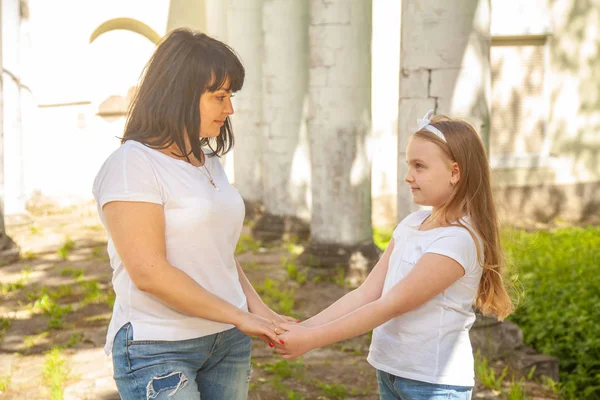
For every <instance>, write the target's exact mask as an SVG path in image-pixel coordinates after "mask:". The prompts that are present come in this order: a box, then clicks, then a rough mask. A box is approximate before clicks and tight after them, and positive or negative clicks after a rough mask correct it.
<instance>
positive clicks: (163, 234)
mask: <svg viewBox="0 0 600 400" xmlns="http://www.w3.org/2000/svg"><path fill="white" fill-rule="evenodd" d="M243 82H244V68H243V66H242V64H241V62H240V60H239V59H238V57H237V56H236V55H235V53H234V52H233V50H232V49H230V48H229V47H228V46H227V45H225V44H223V43H222V42H220V41H218V40H215V39H212V38H210V37H208V36H206V35H204V34H200V33H196V32H193V31H190V30H184V29H178V30H175V31H172V32H171V33H170V34H169V35H168V36H167V37H166V38H165V39H164V40H163V41H162V42H161V43H160V44H159V45H158V47H157V48H156V50H155V52H154V54H153V55H152V57H151V59H150V61H149V63H148V64H147V66H146V69H145V71H144V74H143V78H142V81H141V84H140V86H139V90H138V92H137V94H136V96H135V98H134V100H133V102H132V105H131V108H130V114H129V118H128V120H127V124H126V127H125V134H124V137H123V138H122V145H121V146H120V148H119V149H117V150H116V151H115V152H114V153H113V154H111V155H110V156H109V157H108V159H107V160H106V162H105V163H104V165H103V166H102V167H101V169H100V171H99V172H98V175H97V177H96V180H95V182H94V189H93V192H94V196H95V198H96V201H97V203H98V211H99V214H100V218H101V220H102V222H103V224H104V226H105V227H106V229H107V232H108V252H109V255H110V261H111V266H112V268H113V269H114V275H113V286H114V289H115V292H116V301H115V306H114V310H113V316H112V319H111V322H110V325H109V329H108V334H107V342H106V347H105V350H106V352H107V354H110V353H111V351H112V357H113V364H114V377H115V380H116V383H117V387H118V390H119V394H120V395H121V398H122V399H126V400H128V399H162V398H169V399H173V400H175V399H188V398H189V399H191V398H194V399H198V398H202V399H203V400H207V399H228V400H229V399H244V398H246V397H247V392H248V380H249V374H250V342H251V340H250V336H258V337H260V338H261V339H263V340H264V341H266V342H267V343H269V345H270V346H271V347H273V343H275V342H276V341H277V342H279V341H280V340H279V339H278V338H277V336H276V334H277V333H282V332H283V330H280V329H279V328H278V326H277V325H276V324H277V323H279V322H284V321H286V320H287V317H281V316H279V315H277V314H276V313H275V312H273V311H272V310H270V309H269V308H268V307H267V306H266V305H265V304H264V303H263V302H262V301H261V299H260V297H259V296H258V295H257V293H256V291H255V290H254V289H253V288H252V286H251V285H250V283H249V281H248V279H247V278H246V276H245V274H244V272H243V270H242V268H241V266H240V264H239V263H238V262H237V260H235V258H234V256H233V254H234V250H235V246H236V243H237V240H238V238H239V235H240V232H241V229H242V223H243V219H244V205H243V201H242V198H241V197H240V195H239V193H238V192H237V190H235V189H234V188H233V187H232V186H231V185H230V184H229V182H228V181H227V177H226V176H225V173H224V171H223V168H222V167H221V164H220V163H219V161H218V156H220V155H222V154H225V153H226V152H227V151H229V150H230V149H231V148H232V146H233V133H232V128H231V123H230V120H229V117H230V115H231V114H233V107H232V104H231V97H232V95H233V93H235V92H236V91H238V90H240V89H241V87H242V85H243ZM206 148H208V149H210V151H207V152H206V153H205V149H206Z"/></svg>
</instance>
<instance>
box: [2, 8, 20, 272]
mask: <svg viewBox="0 0 600 400" xmlns="http://www.w3.org/2000/svg"><path fill="white" fill-rule="evenodd" d="M7 1H8V2H9V3H11V4H9V5H11V6H13V5H14V4H13V3H15V0H0V66H2V68H3V69H4V58H3V56H2V55H3V50H4V49H5V43H4V40H5V36H4V35H3V34H2V33H3V31H4V29H3V28H4V15H5V12H4V9H3V8H4V6H5V5H6V4H7V3H6V2H7ZM9 9H10V8H9ZM9 37H10V36H9ZM9 48H12V45H11V46H9ZM6 79H7V78H6V76H5V74H4V73H3V74H2V81H1V83H2V84H1V85H0V266H3V265H7V264H10V263H12V262H14V261H16V260H18V259H19V248H18V246H17V245H16V244H15V242H13V240H12V239H11V238H10V237H9V236H8V235H6V231H5V227H4V199H5V191H4V162H5V158H4V153H5V149H6V147H5V145H4V138H5V129H4V108H5V106H6V104H5V102H4V83H5V82H6Z"/></svg>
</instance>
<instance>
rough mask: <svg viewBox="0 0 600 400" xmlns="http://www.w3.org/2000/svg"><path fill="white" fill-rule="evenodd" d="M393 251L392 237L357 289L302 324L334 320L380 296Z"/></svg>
mask: <svg viewBox="0 0 600 400" xmlns="http://www.w3.org/2000/svg"><path fill="white" fill-rule="evenodd" d="M393 251H394V239H392V240H391V241H390V243H389V244H388V247H387V248H386V249H385V252H384V253H383V255H382V256H381V258H380V259H379V261H378V262H377V264H376V265H375V267H373V270H372V271H371V272H370V273H369V276H368V277H367V279H365V281H364V282H363V283H362V285H360V287H358V288H357V289H355V290H353V291H351V292H349V293H347V294H346V295H345V296H343V297H342V298H341V299H339V300H338V301H336V302H335V303H333V304H332V305H330V306H329V307H327V308H326V309H325V310H323V311H321V312H320V313H319V314H317V315H315V316H314V317H312V318H309V319H307V320H306V321H303V322H302V326H305V327H315V326H319V325H323V324H326V323H328V322H331V321H334V320H336V319H338V318H340V317H342V316H344V315H346V314H348V313H349V312H352V311H354V310H356V309H357V308H360V307H362V306H364V305H365V304H368V303H370V302H372V301H375V300H377V299H378V298H379V297H381V292H382V291H383V284H384V283H385V276H386V274H387V270H388V265H389V262H390V256H391V254H392V252H393Z"/></svg>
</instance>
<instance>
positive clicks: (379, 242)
mask: <svg viewBox="0 0 600 400" xmlns="http://www.w3.org/2000/svg"><path fill="white" fill-rule="evenodd" d="M393 233H394V231H392V230H388V229H383V228H373V242H375V245H376V246H377V247H379V248H380V249H381V250H385V248H386V247H387V245H388V243H390V240H392V234H393Z"/></svg>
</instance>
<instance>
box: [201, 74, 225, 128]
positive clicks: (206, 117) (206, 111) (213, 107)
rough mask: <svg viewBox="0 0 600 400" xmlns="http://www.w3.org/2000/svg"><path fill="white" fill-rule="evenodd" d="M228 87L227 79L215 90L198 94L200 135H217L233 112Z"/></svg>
mask: <svg viewBox="0 0 600 400" xmlns="http://www.w3.org/2000/svg"><path fill="white" fill-rule="evenodd" d="M228 87H229V80H227V81H225V83H224V84H223V86H222V87H221V88H219V89H217V90H216V91H214V92H208V91H207V92H204V93H202V95H201V96H200V137H209V138H210V137H217V136H219V134H220V133H221V127H222V126H223V125H224V124H225V119H226V118H227V117H229V116H230V115H231V114H233V105H232V104H231V97H232V93H231V90H229V89H228Z"/></svg>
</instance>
